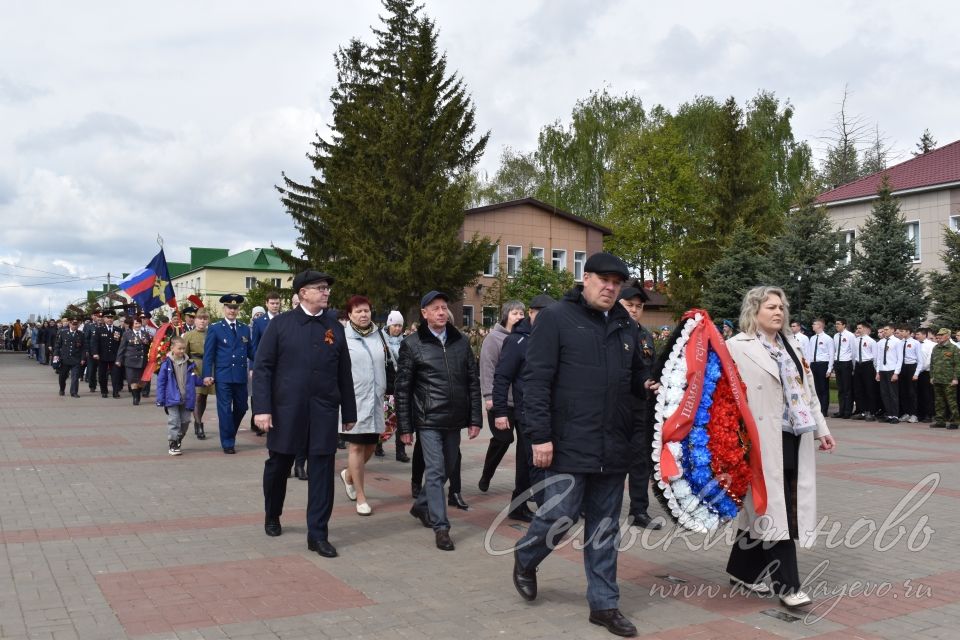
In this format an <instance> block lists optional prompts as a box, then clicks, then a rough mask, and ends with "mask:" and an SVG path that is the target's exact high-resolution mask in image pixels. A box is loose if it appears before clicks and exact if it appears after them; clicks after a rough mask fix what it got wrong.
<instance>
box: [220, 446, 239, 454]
mask: <svg viewBox="0 0 960 640" xmlns="http://www.w3.org/2000/svg"><path fill="white" fill-rule="evenodd" d="M223 452H224V453H236V452H237V450H236V449H234V448H233V447H224V448H223Z"/></svg>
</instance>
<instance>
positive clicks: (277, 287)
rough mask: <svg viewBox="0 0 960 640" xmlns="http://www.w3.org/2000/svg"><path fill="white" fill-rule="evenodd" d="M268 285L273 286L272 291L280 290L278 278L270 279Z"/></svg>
mask: <svg viewBox="0 0 960 640" xmlns="http://www.w3.org/2000/svg"><path fill="white" fill-rule="evenodd" d="M270 284H272V285H273V288H274V289H279V288H280V278H270Z"/></svg>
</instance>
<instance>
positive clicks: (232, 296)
mask: <svg viewBox="0 0 960 640" xmlns="http://www.w3.org/2000/svg"><path fill="white" fill-rule="evenodd" d="M243 300H244V298H243V296H242V295H240V294H239V293H228V294H226V295H223V296H220V302H222V303H223V304H243Z"/></svg>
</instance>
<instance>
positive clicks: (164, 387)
mask: <svg viewBox="0 0 960 640" xmlns="http://www.w3.org/2000/svg"><path fill="white" fill-rule="evenodd" d="M201 386H203V380H202V379H201V378H200V376H198V375H197V372H196V364H195V363H194V362H193V361H191V360H190V358H188V357H187V343H186V341H185V340H184V339H183V338H173V339H172V340H171V341H170V353H168V354H167V357H166V359H165V360H164V361H163V364H161V365H160V372H159V373H158V374H157V406H158V407H163V412H164V413H166V414H167V441H168V444H169V447H170V448H169V450H168V451H167V453H169V454H170V455H172V456H179V455H180V453H181V451H180V443H181V442H182V441H183V436H184V434H185V433H186V432H187V429H188V428H189V427H190V418H191V417H192V413H193V407H194V405H196V403H197V387H201Z"/></svg>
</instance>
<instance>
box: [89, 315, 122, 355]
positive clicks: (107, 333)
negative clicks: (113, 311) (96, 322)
mask: <svg viewBox="0 0 960 640" xmlns="http://www.w3.org/2000/svg"><path fill="white" fill-rule="evenodd" d="M124 333H125V329H124V328H123V327H115V326H113V325H112V324H104V325H102V326H101V327H99V328H98V329H97V332H96V334H95V335H94V336H93V346H94V348H93V349H92V350H91V353H92V354H94V355H98V356H100V362H113V361H114V360H116V359H117V352H118V351H119V350H120V341H121V340H122V339H123V334H124Z"/></svg>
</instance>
